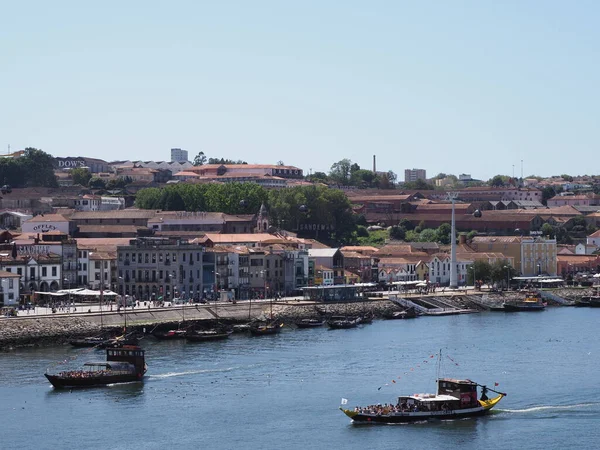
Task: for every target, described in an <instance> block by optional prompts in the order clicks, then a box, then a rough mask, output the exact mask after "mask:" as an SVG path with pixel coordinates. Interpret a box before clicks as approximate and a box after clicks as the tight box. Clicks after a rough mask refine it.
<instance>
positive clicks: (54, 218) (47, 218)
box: [27, 214, 69, 223]
mask: <svg viewBox="0 0 600 450" xmlns="http://www.w3.org/2000/svg"><path fill="white" fill-rule="evenodd" d="M68 221H69V220H68V219H66V218H65V217H64V216H63V215H62V214H39V215H37V216H35V217H32V218H31V219H29V220H28V221H27V222H36V223H39V222H68Z"/></svg>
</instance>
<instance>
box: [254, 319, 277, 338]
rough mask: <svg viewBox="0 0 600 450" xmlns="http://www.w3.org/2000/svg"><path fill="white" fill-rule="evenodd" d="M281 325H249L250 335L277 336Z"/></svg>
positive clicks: (268, 323)
mask: <svg viewBox="0 0 600 450" xmlns="http://www.w3.org/2000/svg"><path fill="white" fill-rule="evenodd" d="M281 327H283V324H282V323H280V322H267V323H256V324H252V325H250V334H251V335H252V336H268V335H271V334H278V333H279V332H280V331H281Z"/></svg>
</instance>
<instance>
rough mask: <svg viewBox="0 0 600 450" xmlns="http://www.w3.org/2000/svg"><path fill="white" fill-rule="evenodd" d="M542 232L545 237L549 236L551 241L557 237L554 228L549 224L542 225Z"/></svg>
mask: <svg viewBox="0 0 600 450" xmlns="http://www.w3.org/2000/svg"><path fill="white" fill-rule="evenodd" d="M541 231H542V233H543V234H544V236H548V237H549V238H550V239H554V237H555V236H556V232H555V230H554V227H553V226H552V225H550V224H549V223H545V224H544V225H542V230H541Z"/></svg>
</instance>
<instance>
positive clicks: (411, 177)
mask: <svg viewBox="0 0 600 450" xmlns="http://www.w3.org/2000/svg"><path fill="white" fill-rule="evenodd" d="M426 179H427V173H426V171H425V169H406V170H405V171H404V182H405V183H408V182H410V181H417V180H426Z"/></svg>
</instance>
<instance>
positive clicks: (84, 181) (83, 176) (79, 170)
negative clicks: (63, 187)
mask: <svg viewBox="0 0 600 450" xmlns="http://www.w3.org/2000/svg"><path fill="white" fill-rule="evenodd" d="M71 178H73V184H80V185H81V186H87V185H88V183H89V182H90V179H91V178H92V174H91V173H90V171H89V170H88V169H86V168H83V167H76V168H75V169H72V170H71Z"/></svg>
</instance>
